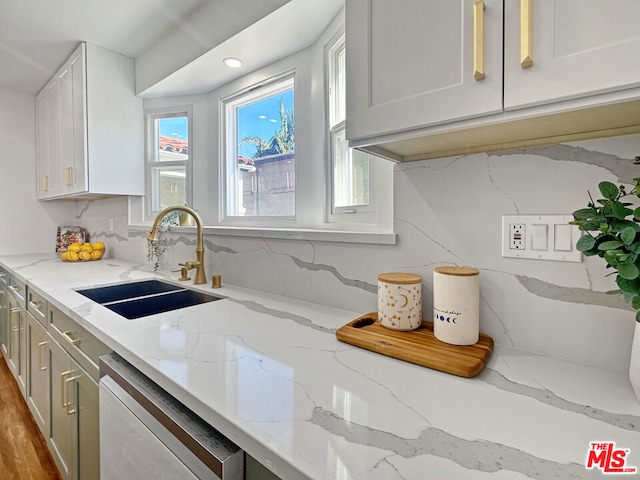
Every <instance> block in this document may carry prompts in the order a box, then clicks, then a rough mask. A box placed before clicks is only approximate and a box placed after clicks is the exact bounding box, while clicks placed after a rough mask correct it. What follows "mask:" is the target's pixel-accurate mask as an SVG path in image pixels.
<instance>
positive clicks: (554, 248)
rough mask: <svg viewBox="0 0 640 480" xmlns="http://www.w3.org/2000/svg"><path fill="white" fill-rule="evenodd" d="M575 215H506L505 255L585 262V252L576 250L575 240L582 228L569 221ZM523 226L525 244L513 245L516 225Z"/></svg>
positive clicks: (531, 258)
mask: <svg viewBox="0 0 640 480" xmlns="http://www.w3.org/2000/svg"><path fill="white" fill-rule="evenodd" d="M572 220H573V216H572V215H503V216H502V256H503V257H508V258H524V259H530V260H555V261H558V262H582V253H581V252H580V251H578V250H576V241H577V240H578V238H580V235H581V234H582V232H580V230H579V229H578V227H577V226H575V225H569V222H570V221H572ZM514 225H518V226H521V228H522V231H523V232H524V235H525V237H524V238H523V239H522V240H523V242H522V244H523V248H522V249H514V248H513V246H512V243H513V238H512V237H513V235H512V230H513V226H514Z"/></svg>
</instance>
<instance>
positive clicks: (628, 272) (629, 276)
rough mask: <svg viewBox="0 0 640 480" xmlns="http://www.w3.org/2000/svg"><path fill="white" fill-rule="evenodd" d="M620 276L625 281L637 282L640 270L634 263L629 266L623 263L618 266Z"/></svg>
mask: <svg viewBox="0 0 640 480" xmlns="http://www.w3.org/2000/svg"><path fill="white" fill-rule="evenodd" d="M618 275H620V276H621V277H622V278H624V279H625V280H635V279H636V278H638V276H640V270H638V267H636V266H635V265H634V264H633V263H631V264H627V263H623V264H620V265H618Z"/></svg>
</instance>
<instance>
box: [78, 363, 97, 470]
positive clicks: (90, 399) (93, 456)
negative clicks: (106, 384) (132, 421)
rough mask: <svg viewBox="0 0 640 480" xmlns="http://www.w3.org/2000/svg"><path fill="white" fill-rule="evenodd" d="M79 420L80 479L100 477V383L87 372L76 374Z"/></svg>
mask: <svg viewBox="0 0 640 480" xmlns="http://www.w3.org/2000/svg"><path fill="white" fill-rule="evenodd" d="M75 378H76V379H75V382H76V392H77V402H78V403H77V421H78V477H77V478H78V479H79V480H84V479H98V478H100V430H99V428H100V415H99V414H100V412H99V401H98V396H99V389H98V384H97V383H96V382H95V381H94V380H93V379H92V378H91V377H89V376H88V375H87V374H86V373H83V374H82V375H75Z"/></svg>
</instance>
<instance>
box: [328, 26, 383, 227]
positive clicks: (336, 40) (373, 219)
mask: <svg viewBox="0 0 640 480" xmlns="http://www.w3.org/2000/svg"><path fill="white" fill-rule="evenodd" d="M341 52H343V53H344V54H345V55H346V38H345V32H344V29H341V30H340V31H338V32H336V33H335V34H334V35H333V36H332V37H331V38H330V40H329V41H328V42H327V43H326V44H325V46H324V68H325V108H326V115H325V118H326V128H325V131H326V132H327V141H326V143H327V147H326V149H327V153H326V158H327V161H326V165H327V166H326V182H327V192H326V207H325V216H326V221H327V223H329V224H334V225H335V224H340V225H341V226H343V227H345V228H346V227H347V226H348V225H350V224H353V225H354V226H357V225H370V226H375V225H378V226H379V227H380V228H381V229H384V228H385V222H384V221H381V220H382V217H383V216H384V215H386V208H385V206H384V205H382V203H381V202H382V197H384V196H385V193H384V192H386V191H387V190H389V189H388V188H386V187H385V186H384V185H383V184H382V182H385V180H384V177H385V175H384V174H383V173H382V172H381V170H382V169H383V167H382V162H386V160H382V159H379V158H377V157H374V156H372V155H369V154H367V153H364V152H360V153H359V154H361V155H367V157H368V160H369V204H368V205H351V206H341V207H336V206H335V204H334V189H335V184H336V178H335V175H334V164H335V161H336V160H335V138H336V136H337V135H340V134H343V135H344V136H345V138H346V118H342V119H341V118H338V117H337V115H336V113H335V112H336V111H338V110H339V109H340V108H339V106H338V102H339V100H340V99H339V97H338V95H337V94H336V92H337V91H338V88H337V84H338V79H337V75H338V74H337V70H338V69H337V64H338V56H339V54H340V53H341ZM344 74H345V73H344V72H343V75H344ZM343 81H345V82H346V76H345V78H344V79H343ZM345 102H346V98H345ZM344 115H345V117H346V110H345V112H344ZM348 151H349V154H351V151H352V150H351V149H350V148H349V150H348ZM390 192H391V194H392V192H393V189H392V188H391V191H390ZM390 201H391V200H390V199H389V202H390Z"/></svg>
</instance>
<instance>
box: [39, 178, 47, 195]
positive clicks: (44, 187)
mask: <svg viewBox="0 0 640 480" xmlns="http://www.w3.org/2000/svg"><path fill="white" fill-rule="evenodd" d="M40 189H41V190H42V191H43V192H48V191H49V175H43V176H42V178H40Z"/></svg>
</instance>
